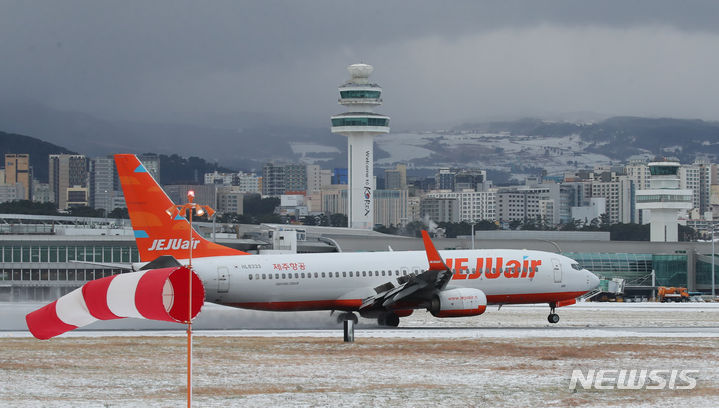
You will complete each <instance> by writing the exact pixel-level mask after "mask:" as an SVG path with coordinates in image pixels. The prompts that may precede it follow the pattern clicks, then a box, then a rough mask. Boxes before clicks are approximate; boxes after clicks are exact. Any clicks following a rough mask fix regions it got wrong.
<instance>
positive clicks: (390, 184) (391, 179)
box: [384, 164, 407, 190]
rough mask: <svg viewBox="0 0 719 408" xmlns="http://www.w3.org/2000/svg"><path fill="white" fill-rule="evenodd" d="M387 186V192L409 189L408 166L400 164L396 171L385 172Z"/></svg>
mask: <svg viewBox="0 0 719 408" xmlns="http://www.w3.org/2000/svg"><path fill="white" fill-rule="evenodd" d="M384 178H385V186H384V188H385V189H387V190H406V189H407V165H406V164H398V165H397V167H395V168H394V169H388V170H385V171H384Z"/></svg>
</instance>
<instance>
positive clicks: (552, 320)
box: [547, 303, 559, 323]
mask: <svg viewBox="0 0 719 408" xmlns="http://www.w3.org/2000/svg"><path fill="white" fill-rule="evenodd" d="M555 307H557V305H556V304H555V303H550V304H549V308H550V310H549V316H547V321H548V322H549V323H557V322H559V315H558V314H556V313H554V308H555Z"/></svg>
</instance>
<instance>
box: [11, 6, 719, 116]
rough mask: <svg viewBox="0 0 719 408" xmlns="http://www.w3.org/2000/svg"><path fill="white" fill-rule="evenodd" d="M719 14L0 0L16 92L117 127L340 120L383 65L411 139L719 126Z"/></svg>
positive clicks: (657, 9)
mask: <svg viewBox="0 0 719 408" xmlns="http://www.w3.org/2000/svg"><path fill="white" fill-rule="evenodd" d="M717 21H719V2H714V1H705V2H691V1H689V2H686V1H681V2H680V1H659V0H652V1H629V0H624V1H617V2H610V1H586V2H581V1H573V0H572V1H547V2H541V1H526V2H511V1H493V2H480V1H476V0H470V1H449V2H445V1H441V2H440V1H388V0H381V1H372V0H366V1H362V2H359V1H352V2H346V1H338V0H327V1H259V0H258V1H252V2H243V1H177V0H173V1H157V0H153V1H121V2H120V1H117V2H105V1H67V0H64V1H32V2H30V1H22V0H18V1H10V0H0V97H1V98H9V99H14V98H21V99H25V100H36V101H40V102H43V103H45V104H47V105H49V106H51V107H53V108H57V109H61V110H71V111H79V112H87V113H91V114H95V115H99V116H102V117H105V118H113V119H129V120H142V121H153V122H197V123H199V122H202V121H204V123H203V124H206V121H207V118H219V117H225V118H227V117H234V116H237V117H240V116H241V114H243V113H244V114H246V113H261V114H270V113H271V114H272V118H274V119H275V120H277V121H278V122H282V121H301V123H302V124H304V125H310V126H317V127H324V126H329V116H330V115H331V114H334V113H339V112H341V111H342V107H341V106H339V105H337V97H338V94H337V86H338V85H339V84H341V83H342V82H343V81H344V80H345V79H347V77H348V74H347V71H346V69H345V68H346V66H347V65H349V64H352V63H356V62H365V63H369V64H372V65H374V67H375V73H374V75H373V77H372V79H374V81H376V82H377V83H379V84H380V85H381V86H382V87H383V88H384V95H383V98H384V101H385V104H384V105H383V106H382V107H381V109H379V111H380V112H382V113H385V114H388V115H389V116H391V117H392V126H393V128H396V129H419V128H433V127H439V126H446V125H449V124H458V123H461V122H465V121H474V120H486V119H494V118H513V117H519V116H525V115H534V116H540V117H552V118H553V117H557V116H561V115H563V114H569V113H576V112H593V113H598V114H602V115H646V116H672V117H688V118H703V119H711V120H718V119H719V103H718V102H719V101H718V98H719V97H718V96H719V85H718V81H717V73H719V24H717Z"/></svg>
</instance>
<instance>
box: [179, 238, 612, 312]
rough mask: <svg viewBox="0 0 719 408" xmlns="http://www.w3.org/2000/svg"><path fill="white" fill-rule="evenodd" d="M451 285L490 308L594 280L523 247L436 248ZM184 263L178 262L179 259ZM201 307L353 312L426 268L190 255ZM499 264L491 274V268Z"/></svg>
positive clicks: (359, 260)
mask: <svg viewBox="0 0 719 408" xmlns="http://www.w3.org/2000/svg"><path fill="white" fill-rule="evenodd" d="M440 254H441V256H442V258H443V259H444V260H445V263H446V264H447V266H448V267H450V269H452V270H453V271H454V273H455V274H454V276H453V279H452V280H451V281H450V282H449V284H448V285H447V289H451V288H460V287H466V288H475V289H480V290H482V291H483V292H484V293H485V294H486V295H487V301H488V303H490V304H509V303H540V302H541V303H547V302H550V303H551V302H557V301H561V300H567V299H573V298H576V297H577V296H580V295H581V294H583V293H585V292H587V291H589V290H591V289H593V288H594V287H596V286H597V284H598V279H597V277H596V276H595V275H593V274H592V273H591V272H589V271H587V270H586V269H581V268H580V267H579V266H578V265H577V263H576V262H575V261H573V260H572V259H569V258H567V257H565V256H562V255H559V254H554V253H549V252H541V251H527V250H451V251H450V250H446V251H440ZM180 262H181V263H183V264H186V263H187V261H186V260H180ZM192 265H193V269H194V270H195V272H196V273H197V274H198V275H199V277H200V279H201V280H202V282H203V284H204V286H205V291H206V299H207V301H209V302H213V303H218V304H225V305H230V306H235V307H242V308H248V309H259V310H278V311H282V310H286V311H295V310H320V309H337V310H357V309H358V308H359V306H360V305H361V304H362V299H364V298H367V297H369V296H372V295H374V294H376V292H375V290H374V288H375V287H377V286H379V285H383V284H386V283H387V282H390V283H392V284H393V285H394V286H398V285H399V283H398V282H397V278H398V277H400V276H402V275H407V274H410V273H417V274H419V273H422V272H423V271H425V270H426V269H427V266H428V262H427V255H426V253H425V252H424V251H396V252H357V253H330V254H282V255H245V256H223V257H208V258H195V259H193V260H192ZM498 267H499V269H498Z"/></svg>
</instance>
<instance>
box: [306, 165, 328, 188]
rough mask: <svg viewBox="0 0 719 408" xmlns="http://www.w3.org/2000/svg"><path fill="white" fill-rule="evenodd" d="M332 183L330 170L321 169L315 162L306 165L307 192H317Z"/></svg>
mask: <svg viewBox="0 0 719 408" xmlns="http://www.w3.org/2000/svg"><path fill="white" fill-rule="evenodd" d="M330 184H332V170H323V169H321V168H320V166H319V165H317V164H308V165H307V194H312V193H318V192H320V190H322V187H324V186H329V185H330Z"/></svg>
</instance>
